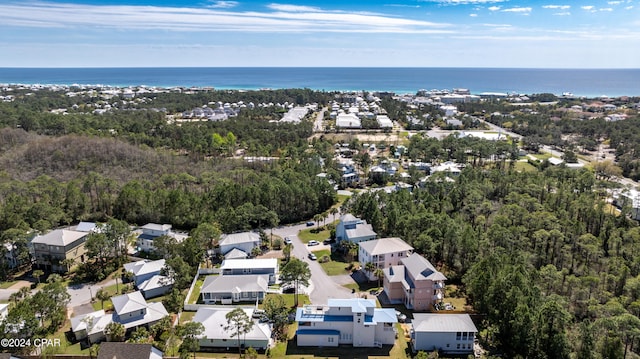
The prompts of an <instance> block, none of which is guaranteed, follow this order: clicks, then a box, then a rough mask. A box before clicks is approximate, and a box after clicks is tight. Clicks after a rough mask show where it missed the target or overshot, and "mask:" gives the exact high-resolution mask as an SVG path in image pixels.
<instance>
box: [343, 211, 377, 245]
mask: <svg viewBox="0 0 640 359" xmlns="http://www.w3.org/2000/svg"><path fill="white" fill-rule="evenodd" d="M377 235H378V234H377V233H376V232H374V231H373V227H372V226H371V225H370V224H368V223H367V221H365V220H362V219H360V218H358V217H355V216H354V215H352V214H350V213H348V214H345V215H343V216H342V217H340V223H338V226H337V227H336V241H338V242H340V241H349V242H353V243H359V242H362V241H369V240H372V239H375V238H376V236H377Z"/></svg>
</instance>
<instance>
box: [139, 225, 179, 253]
mask: <svg viewBox="0 0 640 359" xmlns="http://www.w3.org/2000/svg"><path fill="white" fill-rule="evenodd" d="M171 228H172V227H171V225H170V224H157V223H147V224H145V225H144V226H142V227H140V229H139V230H140V231H141V233H140V234H139V235H138V238H137V239H136V246H137V247H138V248H137V249H138V250H139V251H143V252H153V251H155V250H156V247H155V246H154V244H153V241H154V240H155V239H156V238H158V237H162V236H168V237H172V238H174V239H175V240H176V241H177V242H178V243H180V242H182V241H183V240H184V239H185V238H187V237H188V236H187V235H185V234H181V233H176V232H174V231H172V230H171Z"/></svg>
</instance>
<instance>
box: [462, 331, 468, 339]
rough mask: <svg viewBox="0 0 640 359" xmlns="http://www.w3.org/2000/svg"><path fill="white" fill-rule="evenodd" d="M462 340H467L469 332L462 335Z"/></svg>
mask: <svg viewBox="0 0 640 359" xmlns="http://www.w3.org/2000/svg"><path fill="white" fill-rule="evenodd" d="M462 340H467V332H463V333H462Z"/></svg>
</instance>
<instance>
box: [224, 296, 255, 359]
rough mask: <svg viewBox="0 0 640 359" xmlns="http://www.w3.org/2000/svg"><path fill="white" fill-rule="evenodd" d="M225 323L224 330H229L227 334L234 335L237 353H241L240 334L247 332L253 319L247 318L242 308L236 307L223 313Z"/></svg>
mask: <svg viewBox="0 0 640 359" xmlns="http://www.w3.org/2000/svg"><path fill="white" fill-rule="evenodd" d="M225 317H226V318H227V325H226V326H224V330H225V331H228V332H230V334H229V336H231V337H236V338H237V340H238V354H240V355H242V349H241V347H240V336H241V335H244V334H247V333H249V332H250V331H251V329H252V328H253V324H254V323H253V320H251V318H249V316H248V315H247V313H245V312H244V310H243V309H242V308H236V309H234V310H232V311H230V312H229V313H227V314H226V315H225Z"/></svg>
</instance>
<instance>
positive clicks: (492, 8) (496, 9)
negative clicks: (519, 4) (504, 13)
mask: <svg viewBox="0 0 640 359" xmlns="http://www.w3.org/2000/svg"><path fill="white" fill-rule="evenodd" d="M488 9H489V11H498V10H500V9H501V7H500V6H490V7H489V8H488Z"/></svg>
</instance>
